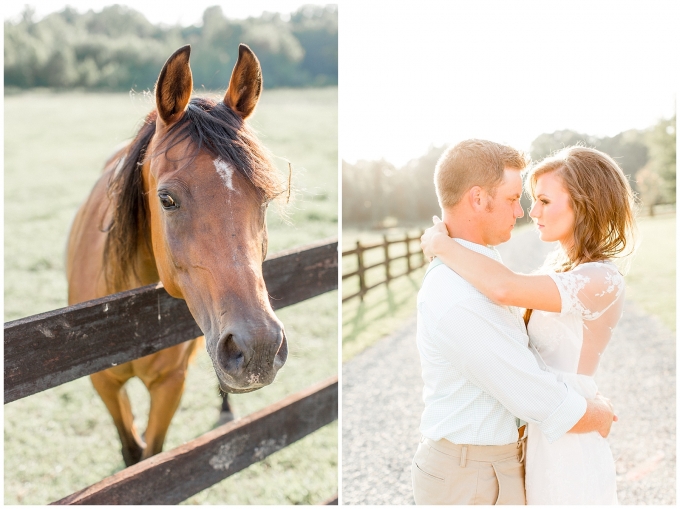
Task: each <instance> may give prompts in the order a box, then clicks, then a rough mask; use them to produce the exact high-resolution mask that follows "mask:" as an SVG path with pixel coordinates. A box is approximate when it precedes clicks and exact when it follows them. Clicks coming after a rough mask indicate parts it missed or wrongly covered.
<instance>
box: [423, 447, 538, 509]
mask: <svg viewBox="0 0 680 509" xmlns="http://www.w3.org/2000/svg"><path fill="white" fill-rule="evenodd" d="M411 478H412V480H413V497H414V498H415V501H416V504H418V505H438V504H455V505H473V504H474V505H494V504H498V505H500V504H510V505H525V504H526V495H525V493H524V453H523V448H522V447H521V446H520V445H519V444H509V445H458V444H452V443H451V442H449V441H448V440H445V439H442V440H439V441H438V442H434V441H432V440H429V439H427V438H423V439H421V441H420V445H419V446H418V450H417V451H416V455H415V457H414V458H413V463H412V465H411Z"/></svg>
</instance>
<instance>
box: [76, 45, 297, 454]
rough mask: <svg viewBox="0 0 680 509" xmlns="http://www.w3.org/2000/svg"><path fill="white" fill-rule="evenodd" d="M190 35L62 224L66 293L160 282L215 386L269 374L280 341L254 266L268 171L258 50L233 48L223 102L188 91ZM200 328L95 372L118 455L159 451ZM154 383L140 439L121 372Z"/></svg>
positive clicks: (243, 386)
mask: <svg viewBox="0 0 680 509" xmlns="http://www.w3.org/2000/svg"><path fill="white" fill-rule="evenodd" d="M189 54H190V48H189V46H185V47H183V48H180V49H179V50H177V51H176V52H175V53H174V54H173V55H172V56H171V57H170V58H169V59H168V61H167V62H166V63H165V65H164V66H163V69H162V70H161V73H160V75H159V77H158V82H157V83H156V90H155V95H156V109H155V110H154V111H152V112H151V113H150V114H149V115H148V116H147V118H146V121H145V123H144V125H143V126H142V127H141V128H140V130H139V132H138V133H137V135H136V137H135V139H134V140H133V141H132V142H131V143H130V144H129V145H128V146H127V147H125V148H123V149H122V150H120V151H119V152H118V153H117V154H116V155H115V156H114V157H112V158H111V159H110V160H109V162H108V163H107V165H106V167H105V169H104V173H103V175H102V176H101V178H100V179H99V180H98V182H97V183H96V184H95V186H94V189H93V190H92V192H91V194H90V196H89V198H88V199H87V201H86V202H85V203H84V204H83V205H82V207H81V208H80V210H79V211H78V213H77V215H76V218H75V220H74V223H73V226H72V228H71V233H70V236H69V242H68V254H67V277H68V285H69V286H68V303H69V304H76V303H78V302H83V301H86V300H90V299H95V298H98V297H102V296H104V295H108V294H111V293H114V292H120V291H123V290H127V289H132V288H136V287H139V286H143V285H147V284H151V283H155V282H158V281H161V282H162V283H163V286H164V287H165V289H166V291H167V292H168V293H169V294H170V295H172V296H173V297H176V298H180V299H185V300H186V302H187V305H188V307H189V310H190V311H191V314H192V315H193V317H194V318H195V319H196V322H197V323H198V325H199V326H200V328H201V330H202V331H203V333H204V336H205V338H206V347H207V351H208V354H209V356H210V358H211V360H212V363H213V366H214V368H215V373H216V374H217V378H218V380H219V384H220V388H221V389H222V391H224V392H225V393H230V392H231V393H243V392H249V391H253V390H256V389H259V388H260V387H263V386H265V385H268V384H270V383H271V382H272V381H273V380H274V377H275V376H276V373H277V371H278V370H279V368H281V366H283V364H284V362H285V361H286V356H287V353H288V349H287V344H286V337H285V334H284V331H283V325H282V324H281V322H279V320H278V319H277V318H276V316H275V315H274V312H273V311H272V308H271V306H270V304H269V299H268V295H267V290H266V288H265V284H264V280H263V278H262V261H263V260H264V257H265V255H266V251H267V228H266V224H265V215H266V210H267V204H268V203H269V202H270V201H271V200H272V199H273V198H274V197H275V196H276V195H277V194H279V193H280V192H281V184H280V183H279V180H278V179H277V178H276V176H275V170H274V167H273V165H272V164H271V162H270V160H269V159H268V157H267V155H266V151H265V150H264V149H263V147H262V146H261V145H260V144H259V142H258V141H257V139H256V138H255V136H254V135H253V133H252V131H251V130H250V129H249V128H248V126H247V125H246V124H245V123H244V120H245V119H246V118H247V117H248V116H249V115H250V114H251V113H252V112H253V110H254V109H255V106H256V104H257V101H258V99H259V96H260V92H261V90H262V75H261V70H260V63H259V61H258V60H257V57H256V56H255V54H254V53H253V52H252V51H251V50H250V49H249V48H248V47H247V46H245V45H241V46H240V47H239V56H238V61H237V62H236V65H235V67H234V70H233V72H232V75H231V80H230V82H229V87H228V89H227V92H226V94H225V96H224V99H223V100H222V101H212V100H209V99H202V98H193V99H191V93H192V86H193V82H192V76H191V69H190V68H189ZM199 339H200V338H197V339H195V340H192V341H188V342H185V343H182V344H180V345H177V346H174V347H171V348H167V349H165V350H162V351H160V352H157V353H155V354H152V355H148V356H146V357H142V358H141V359H137V360H135V361H132V362H128V363H126V364H122V365H120V366H115V367H112V368H110V369H107V370H105V371H102V372H99V373H96V374H94V375H92V376H91V379H92V383H93V384H94V387H95V389H96V390H97V392H98V393H99V395H100V396H101V398H102V399H103V400H104V403H105V405H106V407H107V409H108V410H109V412H110V413H111V416H112V417H113V421H114V423H115V425H116V428H117V429H118V433H119V435H120V440H121V442H122V452H123V458H124V460H125V464H126V465H132V464H134V463H136V462H138V461H140V460H141V459H146V458H148V457H150V456H153V455H154V454H157V453H159V452H160V451H161V450H162V448H163V442H164V440H165V435H166V432H167V430H168V426H169V425H170V420H171V419H172V416H173V415H174V413H175V410H176V409H177V406H178V405H179V401H180V398H181V395H182V391H183V389H184V382H185V378H186V371H187V365H188V363H189V359H190V357H191V356H192V354H193V353H195V351H196V349H197V348H198V340H199ZM133 376H137V377H139V378H140V379H141V380H142V382H143V383H144V384H145V385H146V387H147V389H148V390H149V393H150V396H151V408H150V413H149V421H148V426H147V428H146V435H145V440H146V444H145V443H144V442H143V441H142V440H141V438H140V436H139V435H138V433H137V430H136V429H135V426H134V424H133V417H132V411H131V408H130V402H129V400H128V398H127V395H126V392H125V389H124V388H123V384H125V382H126V381H127V380H129V379H130V378H131V377H133Z"/></svg>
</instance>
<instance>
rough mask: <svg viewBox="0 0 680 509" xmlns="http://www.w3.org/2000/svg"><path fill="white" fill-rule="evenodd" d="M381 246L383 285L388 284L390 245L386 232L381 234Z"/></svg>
mask: <svg viewBox="0 0 680 509" xmlns="http://www.w3.org/2000/svg"><path fill="white" fill-rule="evenodd" d="M383 242H384V244H383V248H384V250H385V285H386V286H388V287H389V286H390V279H391V277H390V245H389V243H388V242H387V234H385V235H383Z"/></svg>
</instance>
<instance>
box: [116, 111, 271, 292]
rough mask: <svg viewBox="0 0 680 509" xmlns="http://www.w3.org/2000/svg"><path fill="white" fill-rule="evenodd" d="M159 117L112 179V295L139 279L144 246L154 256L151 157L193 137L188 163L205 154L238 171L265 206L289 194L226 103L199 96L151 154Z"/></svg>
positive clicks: (147, 121) (142, 133)
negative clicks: (146, 180) (147, 182)
mask: <svg viewBox="0 0 680 509" xmlns="http://www.w3.org/2000/svg"><path fill="white" fill-rule="evenodd" d="M157 116H158V113H157V111H156V110H154V111H152V112H151V113H149V114H148V115H147V117H146V119H145V121H144V124H143V125H142V127H141V128H140V129H139V131H138V132H137V134H136V136H135V138H134V139H133V141H132V142H131V143H130V145H129V147H128V149H127V151H126V153H125V159H124V160H123V163H122V165H120V167H119V168H117V170H116V171H114V172H113V174H112V175H111V177H110V179H109V183H108V189H107V195H108V197H109V200H110V201H111V204H112V207H113V217H112V219H111V222H110V223H109V225H108V226H107V227H106V228H105V229H104V231H106V232H108V235H107V238H106V242H105V245H104V254H103V266H104V274H105V278H106V282H107V286H108V288H109V290H111V291H121V290H123V289H126V288H128V287H129V286H128V285H129V284H130V283H131V282H133V281H134V280H133V279H132V278H133V277H134V278H135V279H139V278H138V274H137V270H136V265H135V259H136V256H137V252H138V250H139V248H140V245H141V244H142V243H145V244H146V247H147V249H148V250H149V252H150V253H152V252H153V250H152V247H151V238H150V237H151V235H150V231H149V227H150V224H149V217H148V210H147V206H146V203H145V200H146V196H145V195H144V186H143V179H142V166H143V164H144V161H145V160H146V158H147V157H156V156H158V155H162V154H166V153H167V151H168V150H169V149H170V148H172V147H174V146H175V145H177V144H179V143H182V142H183V141H185V140H187V139H189V141H190V143H191V144H192V145H193V147H194V151H193V153H192V154H191V155H189V156H188V159H189V162H188V163H189V164H190V163H191V162H192V161H193V159H194V158H195V157H196V156H197V155H198V153H199V152H200V151H201V150H205V151H207V152H208V153H209V154H211V156H213V157H216V158H217V157H219V158H221V159H222V160H224V161H225V162H227V163H229V164H230V165H231V166H232V167H233V168H236V169H237V170H238V171H239V172H240V173H241V174H242V175H243V176H244V177H246V178H247V179H248V180H249V181H250V182H251V183H252V184H253V186H254V187H255V189H257V190H258V192H259V194H260V197H261V199H262V201H263V202H264V203H267V202H269V201H271V200H273V199H274V198H276V197H277V196H278V195H280V194H281V193H282V192H283V191H284V187H283V185H282V183H281V182H280V181H279V179H278V178H277V177H276V173H275V170H274V168H275V167H274V165H273V164H272V163H271V160H270V158H269V154H268V152H267V151H266V149H265V148H264V147H263V146H262V145H261V144H260V142H259V140H258V139H257V137H256V136H255V133H254V132H253V131H252V130H251V128H250V127H249V126H248V125H247V124H246V123H245V122H244V121H243V119H242V118H241V117H240V116H239V115H238V114H237V113H235V112H234V111H233V110H231V109H230V108H229V107H227V106H226V105H225V104H224V103H223V102H222V101H215V100H212V99H208V98H200V97H194V98H193V99H191V101H190V102H189V105H188V106H187V109H186V111H185V114H184V115H183V116H182V118H181V119H180V120H179V121H178V122H177V123H176V124H174V125H173V126H172V127H171V128H170V129H169V130H168V133H167V134H166V135H165V136H164V138H163V139H162V140H160V143H159V144H158V148H157V150H156V151H155V152H154V153H153V154H148V153H147V149H148V147H149V143H150V142H151V139H152V138H153V136H154V134H155V132H156V117H157ZM187 166H188V165H187Z"/></svg>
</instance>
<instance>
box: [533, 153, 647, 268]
mask: <svg viewBox="0 0 680 509" xmlns="http://www.w3.org/2000/svg"><path fill="white" fill-rule="evenodd" d="M550 172H556V174H557V175H558V176H559V177H560V178H561V179H562V182H563V184H564V188H565V189H566V191H567V192H568V193H569V200H570V205H571V208H572V210H573V211H574V242H573V244H572V246H571V247H570V248H569V249H568V251H566V252H561V253H558V255H557V256H556V258H555V259H553V260H552V263H553V267H552V268H553V269H555V270H558V271H559V272H564V271H568V270H571V269H573V268H574V267H576V266H577V265H579V264H581V263H585V262H595V261H602V260H606V259H608V258H623V257H625V256H627V255H629V254H632V252H633V250H634V248H635V209H636V205H635V197H634V195H633V190H632V189H631V187H630V184H629V183H628V179H627V178H626V176H625V175H624V174H623V171H622V170H621V168H620V167H619V165H618V164H616V162H615V161H614V160H613V159H612V158H611V157H609V156H608V155H607V154H604V153H603V152H600V151H599V150H595V149H594V148H588V147H584V146H580V145H575V146H571V147H566V148H563V149H562V150H560V151H559V152H557V153H555V154H553V155H552V156H550V157H547V158H545V159H543V160H542V161H541V162H539V163H538V164H536V165H535V166H533V167H532V168H531V169H530V170H529V172H528V178H527V184H528V190H529V192H530V193H531V197H532V199H533V200H535V199H536V197H535V189H536V182H537V181H538V178H539V177H540V176H541V175H544V174H546V173H550Z"/></svg>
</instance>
